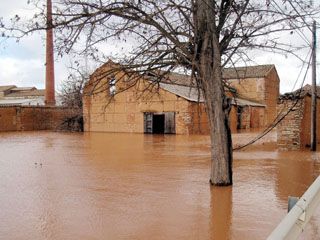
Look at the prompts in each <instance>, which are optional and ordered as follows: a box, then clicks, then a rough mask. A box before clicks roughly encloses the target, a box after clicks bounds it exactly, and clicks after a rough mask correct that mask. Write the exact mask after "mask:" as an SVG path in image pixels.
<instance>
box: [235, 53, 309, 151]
mask: <svg viewBox="0 0 320 240" xmlns="http://www.w3.org/2000/svg"><path fill="white" fill-rule="evenodd" d="M311 59H312V55H311V56H310V59H309V62H308V67H307V69H306V72H305V74H304V77H303V81H302V83H301V87H300V89H299V92H298V96H297V97H296V101H295V103H294V104H293V105H292V106H291V107H290V108H289V110H288V111H287V112H286V113H285V114H284V115H282V116H281V114H282V112H283V110H284V108H283V109H282V110H281V111H280V112H279V113H278V115H277V116H276V118H275V119H274V121H273V122H272V123H271V124H270V125H269V126H268V127H267V128H266V129H265V130H264V131H263V132H262V133H261V134H259V135H258V136H256V137H255V138H253V139H252V140H251V141H249V142H248V143H246V144H244V145H241V146H238V147H236V148H233V150H234V151H235V150H240V149H242V148H245V147H247V146H249V145H251V144H253V143H255V142H256V141H258V140H259V139H261V138H263V137H264V136H265V135H267V134H268V133H269V132H270V131H271V130H273V129H274V128H275V127H276V126H277V125H278V124H279V123H280V122H281V121H282V120H283V119H284V118H285V117H286V116H287V115H288V114H289V113H290V112H291V111H292V109H293V108H294V107H295V106H296V105H297V103H298V102H299V100H300V97H301V93H302V86H303V84H304V82H305V80H306V77H307V73H308V71H309V67H310V63H311Z"/></svg>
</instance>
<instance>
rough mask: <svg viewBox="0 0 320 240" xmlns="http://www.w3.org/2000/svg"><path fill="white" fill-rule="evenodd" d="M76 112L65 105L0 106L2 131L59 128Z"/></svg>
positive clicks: (0, 129) (0, 128)
mask: <svg viewBox="0 0 320 240" xmlns="http://www.w3.org/2000/svg"><path fill="white" fill-rule="evenodd" d="M76 114H78V113H76V112H75V111H74V110H73V109H69V108H64V107H46V106H0V131H2V132H3V131H31V130H58V129H61V127H62V124H63V123H64V121H65V120H66V119H68V118H72V117H73V116H75V115H76Z"/></svg>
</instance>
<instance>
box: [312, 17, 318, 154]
mask: <svg viewBox="0 0 320 240" xmlns="http://www.w3.org/2000/svg"><path fill="white" fill-rule="evenodd" d="M316 61H317V60H316V21H314V22H313V29H312V88H311V151H316V150H317V86H316V84H317V83H316Z"/></svg>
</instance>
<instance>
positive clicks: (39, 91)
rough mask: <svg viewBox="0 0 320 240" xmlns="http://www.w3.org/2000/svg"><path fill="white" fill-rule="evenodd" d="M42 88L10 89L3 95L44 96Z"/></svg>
mask: <svg viewBox="0 0 320 240" xmlns="http://www.w3.org/2000/svg"><path fill="white" fill-rule="evenodd" d="M44 95H45V90H44V89H36V90H31V91H12V92H11V93H9V94H6V95H5V97H33V96H44Z"/></svg>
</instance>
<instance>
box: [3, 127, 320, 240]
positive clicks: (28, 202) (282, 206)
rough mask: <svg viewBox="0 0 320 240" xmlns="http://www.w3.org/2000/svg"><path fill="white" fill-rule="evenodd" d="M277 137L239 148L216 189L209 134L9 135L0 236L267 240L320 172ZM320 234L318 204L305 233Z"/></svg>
mask: <svg viewBox="0 0 320 240" xmlns="http://www.w3.org/2000/svg"><path fill="white" fill-rule="evenodd" d="M251 135H252V134H248V133H246V134H237V135H234V142H235V144H240V143H241V142H244V141H245V140H248V138H250V137H252V136H251ZM272 138H273V137H269V139H267V140H266V143H262V142H260V144H257V145H254V146H252V147H250V148H249V149H246V150H242V151H237V152H235V153H234V185H233V187H223V188H217V187H210V185H209V182H208V180H209V169H210V153H209V145H210V142H209V138H208V137H206V136H179V135H158V136H157V135H143V134H110V133H90V134H89V133H85V134H77V133H52V132H23V133H16V132H15V133H0V154H1V157H0V239H10V240H11V239H32V240H37V239H41V240H42V239H57V240H58V239H59V240H60V239H68V240H69V239H75V240H76V239H77V240H79V239H80V240H82V239H83V240H91V239H92V240H93V239H217V240H220V239H221V240H224V239H237V240H238V239H240V240H241V239H244V240H251V239H266V237H267V236H268V235H269V234H270V233H271V232H272V230H273V229H274V228H275V227H276V226H277V224H278V223H279V222H280V220H281V219H282V218H283V217H284V216H285V214H286V210H287V198H288V196H301V195H302V194H303V192H304V191H305V190H306V189H307V188H308V186H309V185H310V184H311V183H312V182H313V180H314V179H315V178H316V177H317V176H318V174H319V171H320V154H319V153H311V152H309V151H304V152H303V151H302V152H279V151H277V150H276V149H275V147H274V145H273V144H272V143H269V141H272ZM319 236H320V211H319V210H318V211H317V213H316V215H315V217H313V219H312V220H311V222H310V224H309V225H308V229H307V230H306V231H305V232H304V234H303V236H302V239H319V238H320V237H319Z"/></svg>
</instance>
